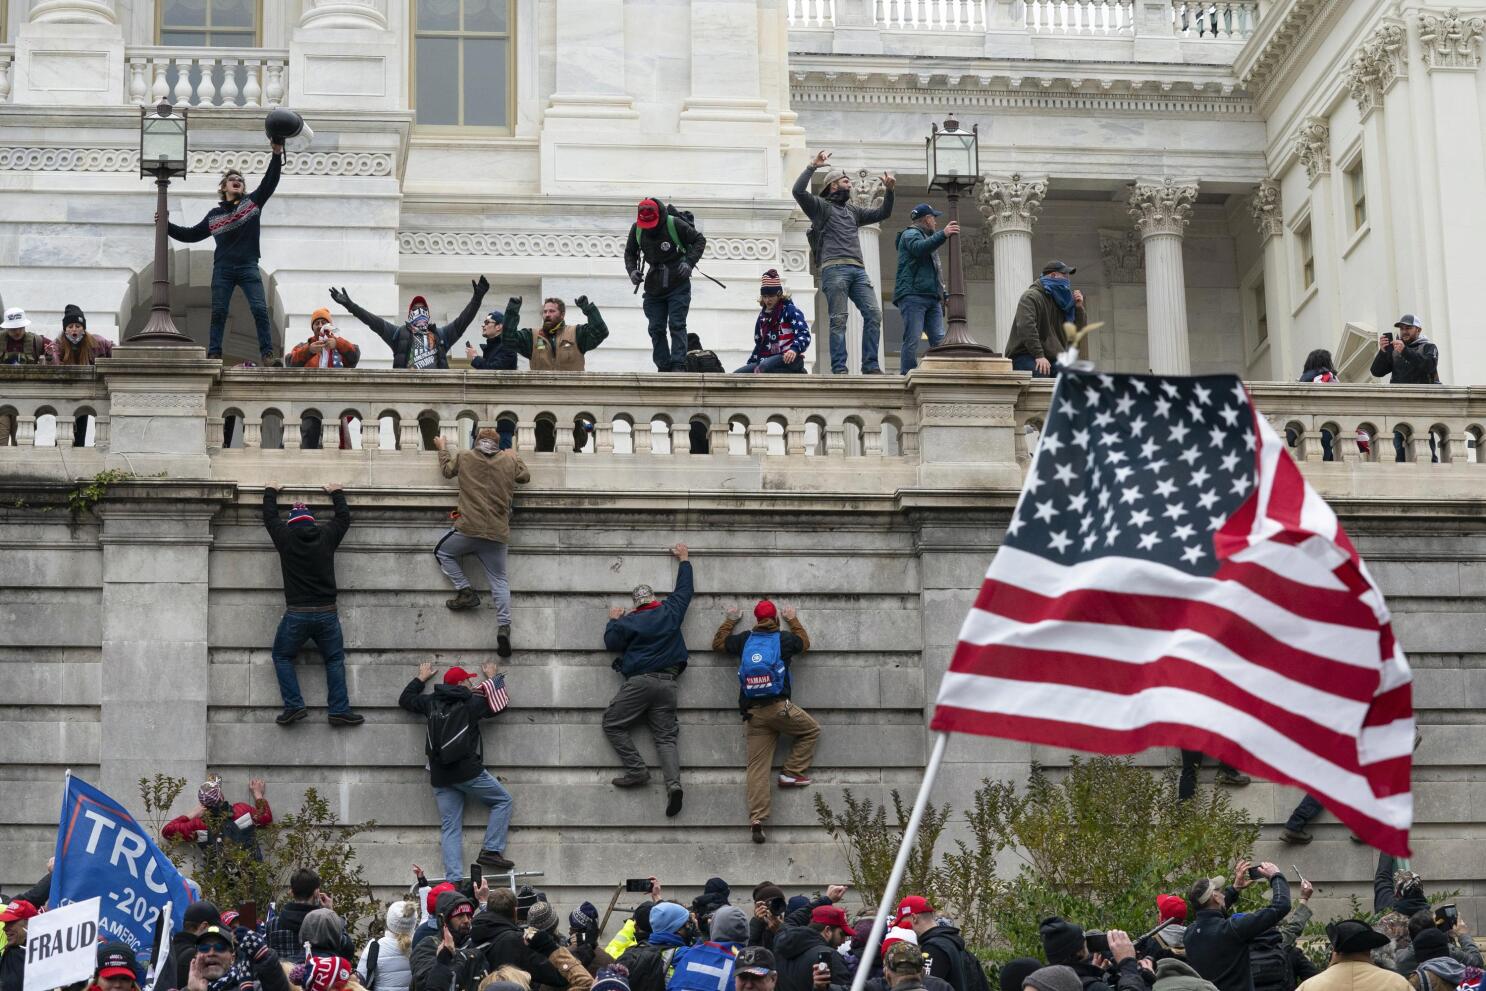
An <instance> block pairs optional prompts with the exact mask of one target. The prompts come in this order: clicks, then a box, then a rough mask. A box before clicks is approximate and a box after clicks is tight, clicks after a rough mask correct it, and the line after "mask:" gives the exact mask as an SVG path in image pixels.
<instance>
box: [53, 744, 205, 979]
mask: <svg viewBox="0 0 1486 991" xmlns="http://www.w3.org/2000/svg"><path fill="white" fill-rule="evenodd" d="M94 897H98V898H101V899H102V906H101V908H100V910H99V913H98V934H99V937H100V938H102V939H111V940H118V941H120V942H123V943H127V944H128V945H129V948H130V949H132V950H133V951H134V952H135V953H136V954H138V955H140V958H141V960H143V959H144V958H145V957H147V956H148V955H149V953H150V951H151V948H152V947H153V946H154V926H155V918H156V916H157V914H158V912H159V910H160V909H162V908H163V907H165V906H166V905H167V904H168V905H170V906H171V909H170V918H171V919H173V920H175V922H174V928H177V929H178V928H179V927H180V921H179V920H181V919H183V918H185V914H186V906H187V905H189V904H190V903H191V902H192V900H193V899H192V896H191V892H190V889H188V888H187V887H186V879H185V878H184V877H182V876H181V872H180V871H178V870H176V868H175V865H174V864H172V863H171V862H170V859H169V858H168V857H166V856H165V854H163V853H161V852H160V848H159V847H157V846H156V845H155V843H154V841H153V840H151V839H150V834H149V833H148V832H147V831H146V830H145V829H144V827H142V826H140V824H139V823H137V822H135V821H134V817H133V816H131V815H130V814H129V813H128V812H127V811H126V810H125V809H124V807H123V806H122V805H120V804H119V803H118V802H115V801H114V800H113V799H111V798H109V797H108V796H107V795H105V794H104V793H103V792H101V791H99V790H98V789H97V788H94V787H93V786H92V785H90V784H88V783H87V782H86V781H83V780H81V779H80V778H77V777H76V776H74V775H71V774H69V775H68V776H67V785H66V787H65V788H64V789H63V792H62V818H61V821H60V822H59V823H58V824H57V849H56V863H55V864H54V865H53V869H52V892H51V898H50V904H51V905H52V906H53V907H56V906H59V905H70V904H71V903H73V902H78V901H84V900H86V899H88V898H94Z"/></svg>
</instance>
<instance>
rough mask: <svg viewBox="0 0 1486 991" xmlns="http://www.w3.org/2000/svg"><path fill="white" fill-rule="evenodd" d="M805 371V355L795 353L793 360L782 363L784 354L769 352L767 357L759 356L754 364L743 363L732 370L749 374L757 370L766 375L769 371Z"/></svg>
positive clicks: (798, 372) (738, 373)
mask: <svg viewBox="0 0 1486 991" xmlns="http://www.w3.org/2000/svg"><path fill="white" fill-rule="evenodd" d="M804 371H805V356H804V355H803V354H797V355H795V360H794V361H792V362H790V363H789V364H787V365H786V364H785V363H784V355H782V354H771V355H769V356H768V357H767V358H760V359H759V362H758V364H756V365H744V366H743V367H742V368H736V369H734V370H733V374H734V375H751V374H753V373H755V372H757V373H758V374H759V375H767V374H769V373H770V372H781V373H785V374H801V373H803V372H804Z"/></svg>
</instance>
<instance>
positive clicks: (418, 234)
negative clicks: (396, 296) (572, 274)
mask: <svg viewBox="0 0 1486 991" xmlns="http://www.w3.org/2000/svg"><path fill="white" fill-rule="evenodd" d="M624 243H625V237H624V235H621V234H500V233H487V232H484V231H399V232H398V234H397V248H398V251H399V252H400V253H401V254H404V255H492V256H496V257H501V256H515V257H522V256H528V255H541V256H544V257H548V258H619V257H622V256H623V255H624ZM791 255H794V256H799V257H795V258H793V259H792V260H793V262H794V264H797V265H799V267H798V268H792V267H790V264H789V263H788V262H783V263H781V264H783V267H784V270H785V271H787V272H803V271H804V270H805V262H804V258H803V256H804V252H802V251H795V252H788V251H786V252H784V256H785V258H786V259H789V258H790V257H791ZM707 257H708V258H726V259H728V260H729V261H757V262H775V261H776V260H778V259H779V258H780V251H779V242H777V241H775V240H773V239H772V238H767V237H714V238H708V239H707Z"/></svg>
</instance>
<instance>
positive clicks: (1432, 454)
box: [1368, 313, 1440, 461]
mask: <svg viewBox="0 0 1486 991" xmlns="http://www.w3.org/2000/svg"><path fill="white" fill-rule="evenodd" d="M1393 329H1394V330H1396V331H1398V334H1397V336H1394V335H1393V334H1381V335H1379V336H1378V353H1377V354H1375V355H1373V359H1372V367H1371V368H1369V369H1368V372H1370V373H1371V374H1372V375H1373V376H1374V377H1376V378H1382V377H1383V376H1384V375H1387V376H1389V381H1390V382H1392V383H1393V384H1394V385H1439V384H1440V349H1439V348H1438V347H1436V346H1435V343H1434V342H1433V341H1431V340H1430V339H1429V338H1427V337H1425V336H1424V325H1423V324H1422V323H1420V322H1419V318H1418V317H1416V316H1414V314H1412V313H1405V314H1404V315H1403V316H1401V317H1399V318H1398V323H1396V324H1394V325H1393ZM1393 451H1394V454H1395V456H1396V458H1397V460H1399V461H1403V460H1404V439H1403V434H1402V433H1400V432H1399V431H1394V433H1393ZM1439 459H1440V456H1439V451H1438V450H1436V449H1435V443H1434V434H1433V433H1431V434H1430V435H1429V460H1430V461H1438V460H1439Z"/></svg>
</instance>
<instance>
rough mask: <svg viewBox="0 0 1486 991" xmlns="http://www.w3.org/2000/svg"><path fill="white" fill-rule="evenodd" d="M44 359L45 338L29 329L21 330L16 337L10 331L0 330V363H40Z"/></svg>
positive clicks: (45, 359)
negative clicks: (19, 334)
mask: <svg viewBox="0 0 1486 991" xmlns="http://www.w3.org/2000/svg"><path fill="white" fill-rule="evenodd" d="M46 361H47V346H46V338H44V337H42V336H41V335H40V334H33V333H31V331H29V330H23V331H21V336H20V337H18V338H16V337H11V336H10V331H8V330H0V365H40V364H43V363H45V362H46Z"/></svg>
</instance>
